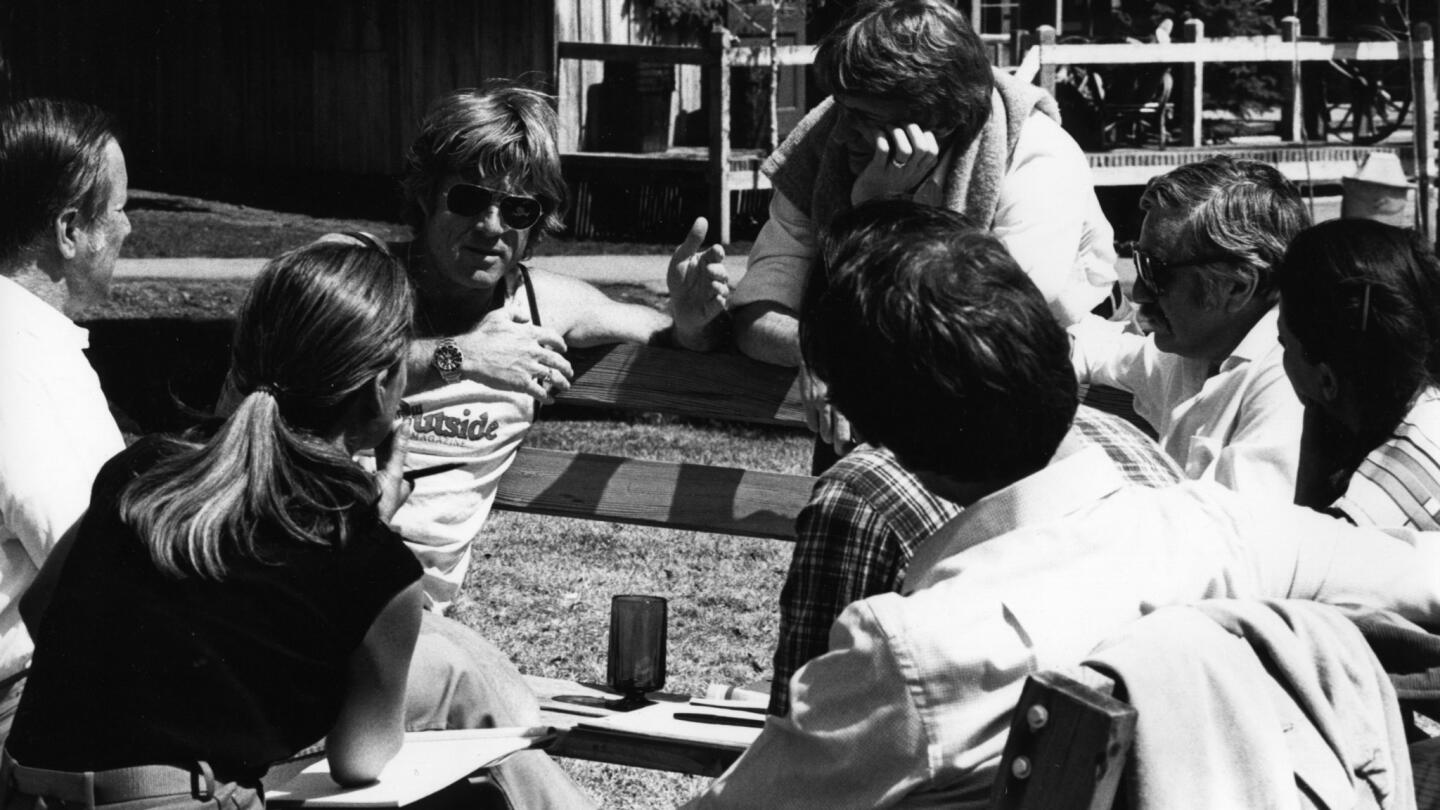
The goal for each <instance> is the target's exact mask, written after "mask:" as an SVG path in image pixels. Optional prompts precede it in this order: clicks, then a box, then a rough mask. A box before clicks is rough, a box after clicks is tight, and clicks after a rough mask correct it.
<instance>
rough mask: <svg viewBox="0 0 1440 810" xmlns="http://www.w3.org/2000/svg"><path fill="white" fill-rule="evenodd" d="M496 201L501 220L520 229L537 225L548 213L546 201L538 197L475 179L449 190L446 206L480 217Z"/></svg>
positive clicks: (452, 211) (456, 213) (466, 214)
mask: <svg viewBox="0 0 1440 810" xmlns="http://www.w3.org/2000/svg"><path fill="white" fill-rule="evenodd" d="M492 205H493V206H496V207H497V208H499V209H500V221H501V222H503V223H505V225H506V226H507V227H510V228H514V229H515V230H517V231H523V230H525V229H526V228H529V227H531V226H533V225H534V224H535V223H537V222H539V221H540V217H542V216H544V215H545V204H544V203H542V202H540V201H539V200H537V199H535V198H534V197H521V196H517V195H515V194H506V193H504V192H502V191H496V190H495V189H491V188H485V187H484V186H477V185H475V184H473V183H456V184H455V185H453V186H451V187H450V190H449V191H447V192H445V210H447V211H449V212H450V213H452V214H455V215H456V216H461V217H478V216H480V215H481V214H483V213H485V212H486V211H488V210H490V206H492Z"/></svg>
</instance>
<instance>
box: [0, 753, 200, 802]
mask: <svg viewBox="0 0 1440 810" xmlns="http://www.w3.org/2000/svg"><path fill="white" fill-rule="evenodd" d="M0 776H3V778H4V780H5V786H6V787H10V788H13V789H15V790H16V791H18V792H20V793H24V794H27V795H30V796H41V797H44V798H47V799H53V800H57V801H61V802H69V803H75V804H79V805H82V806H84V807H96V806H98V805H104V804H114V803H116V802H128V801H134V800H136V799H146V798H151V797H155V796H173V795H177V794H182V793H188V794H190V795H191V796H193V797H194V798H195V799H197V800H199V801H202V802H203V801H209V800H210V799H212V798H214V796H215V788H216V786H217V784H218V783H217V780H216V779H215V773H214V771H213V770H211V768H210V765H209V764H208V763H205V762H203V761H202V762H197V763H196V764H195V766H194V767H193V768H184V767H181V766H178V765H140V766H136V767H132V768H111V769H109V770H104V771H55V770H50V769H48V768H32V767H29V766H27V765H21V764H20V763H18V762H16V761H15V758H14V757H12V756H10V751H9V750H6V751H4V752H3V754H0Z"/></svg>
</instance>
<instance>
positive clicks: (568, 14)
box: [554, 0, 703, 152]
mask: <svg viewBox="0 0 1440 810" xmlns="http://www.w3.org/2000/svg"><path fill="white" fill-rule="evenodd" d="M554 11H555V28H554V30H555V41H556V42H603V43H607V44H622V45H623V44H645V45H649V44H659V43H661V42H662V41H663V42H666V43H667V44H680V43H676V42H674V40H673V39H671V40H667V39H666V38H664V37H660V36H657V35H656V34H655V32H653V31H652V30H651V28H650V25H649V22H648V20H646V19H645V17H644V11H643V8H637V3H636V1H635V0H555V2H554ZM557 73H558V76H557V85H558V87H557V91H558V96H559V102H560V106H559V110H560V149H561V150H562V151H566V152H571V151H578V150H579V149H580V148H581V147H582V146H583V145H584V144H585V142H586V132H585V127H586V123H587V120H593V119H591V118H589V116H590V115H591V110H590V107H589V105H590V100H591V98H592V89H593V88H594V86H595V85H596V84H598V83H600V82H601V81H603V80H604V78H605V70H604V64H603V63H601V62H594V61H584V62H581V61H574V60H566V61H565V62H564V63H562V64H560V65H559V67H558V70H557ZM675 89H676V92H675V94H674V101H673V103H672V109H671V117H672V119H673V118H674V117H675V116H677V115H680V114H682V113H685V112H693V111H695V110H698V109H700V106H701V102H702V97H703V96H702V90H701V81H700V68H698V67H695V66H688V65H686V66H680V67H678V68H677V69H676V84H675Z"/></svg>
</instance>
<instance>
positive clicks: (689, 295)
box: [665, 217, 730, 351]
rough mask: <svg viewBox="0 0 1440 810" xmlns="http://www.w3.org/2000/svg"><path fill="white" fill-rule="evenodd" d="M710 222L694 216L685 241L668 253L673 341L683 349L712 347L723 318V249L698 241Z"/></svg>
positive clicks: (727, 281)
mask: <svg viewBox="0 0 1440 810" xmlns="http://www.w3.org/2000/svg"><path fill="white" fill-rule="evenodd" d="M709 229H710V223H709V222H707V221H706V220H705V218H704V217H696V218H695V224H693V225H691V226H690V233H688V234H686V236H685V241H683V242H681V243H680V247H678V248H675V253H674V254H673V255H672V256H671V257H670V269H669V271H668V272H667V273H666V275H665V284H666V286H667V287H668V288H669V290H670V307H671V312H672V314H673V315H674V318H675V341H676V342H677V343H679V344H680V345H681V346H684V347H685V348H687V349H693V350H696V351H706V350H709V349H714V348H716V344H717V343H718V342H719V340H720V337H721V335H722V334H723V328H722V327H723V324H724V322H725V320H726V317H727V316H726V310H725V300H726V298H727V297H728V296H729V295H730V275H729V273H728V272H726V270H725V249H724V248H722V247H721V246H719V245H711V246H710V247H708V248H706V249H705V250H703V251H702V250H701V249H700V245H701V243H702V242H704V241H705V234H706V233H707V232H708V231H709Z"/></svg>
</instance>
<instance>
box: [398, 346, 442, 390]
mask: <svg viewBox="0 0 1440 810" xmlns="http://www.w3.org/2000/svg"><path fill="white" fill-rule="evenodd" d="M439 342H440V339H439V338H412V339H411V340H410V346H409V348H408V349H407V350H406V352H405V370H406V371H407V372H409V376H408V377H407V380H406V383H405V393H407V394H413V393H415V392H416V391H426V390H429V389H431V388H434V387H436V386H437V385H438V384H439V383H440V382H441V380H440V372H438V371H436V370H435V366H434V365H433V364H432V361H433V360H434V358H435V344H437V343H439Z"/></svg>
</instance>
